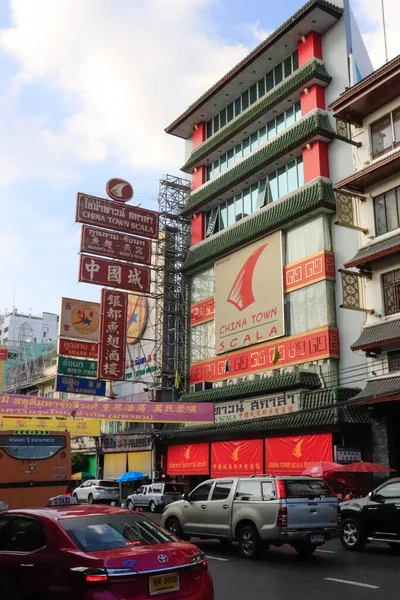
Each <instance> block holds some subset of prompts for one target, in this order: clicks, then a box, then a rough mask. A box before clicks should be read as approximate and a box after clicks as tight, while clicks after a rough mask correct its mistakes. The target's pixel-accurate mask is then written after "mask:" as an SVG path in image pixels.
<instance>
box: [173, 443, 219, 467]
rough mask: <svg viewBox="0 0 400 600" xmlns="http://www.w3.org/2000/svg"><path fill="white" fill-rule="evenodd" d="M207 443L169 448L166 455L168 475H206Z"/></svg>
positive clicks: (208, 452) (208, 449) (208, 450)
mask: <svg viewBox="0 0 400 600" xmlns="http://www.w3.org/2000/svg"><path fill="white" fill-rule="evenodd" d="M209 454H210V448H209V444H208V442H206V443H201V444H182V445H179V446H169V447H168V455H167V473H168V475H208V473H209V467H208V462H209Z"/></svg>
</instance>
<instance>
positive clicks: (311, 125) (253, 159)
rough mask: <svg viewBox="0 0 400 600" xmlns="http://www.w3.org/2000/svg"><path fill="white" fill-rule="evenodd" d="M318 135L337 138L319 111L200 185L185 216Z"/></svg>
mask: <svg viewBox="0 0 400 600" xmlns="http://www.w3.org/2000/svg"><path fill="white" fill-rule="evenodd" d="M317 134H319V135H322V136H323V137H326V138H328V139H332V138H333V137H334V136H335V132H334V131H333V129H332V126H331V123H330V120H329V117H328V115H327V114H326V113H323V112H320V111H316V112H315V113H313V114H312V115H311V116H310V117H307V118H303V119H301V121H299V122H298V123H297V124H296V125H294V126H293V127H292V128H291V129H289V130H287V131H286V132H285V133H282V134H281V135H279V136H278V137H277V138H275V139H274V140H272V141H271V142H269V143H268V144H266V145H265V146H263V147H262V148H261V149H260V150H258V151H256V152H253V153H252V154H250V155H249V156H248V157H247V158H245V159H243V160H242V161H240V162H239V163H238V164H237V165H236V166H235V167H232V168H230V169H229V170H228V171H225V173H223V174H222V175H220V176H219V177H217V178H216V179H214V180H212V181H211V182H210V183H208V184H206V185H203V186H201V187H200V188H199V189H198V191H194V192H192V193H191V194H190V196H189V198H188V201H187V204H186V206H185V208H184V209H183V211H182V214H183V215H189V214H191V213H193V212H194V211H196V210H197V209H199V207H201V206H202V205H203V204H204V203H205V202H209V201H210V200H213V199H214V198H217V197H218V196H219V195H220V194H223V193H224V192H226V191H228V190H229V189H231V187H232V186H234V185H236V184H238V183H240V182H241V181H244V180H245V179H246V178H247V177H249V176H250V175H253V174H255V173H257V171H259V170H260V169H262V168H263V167H265V166H266V165H267V164H268V163H270V162H272V161H274V160H277V159H278V158H280V157H281V156H284V155H285V154H287V153H288V152H290V151H291V150H294V149H295V148H298V147H299V146H301V145H303V144H305V143H306V142H308V141H309V140H310V139H311V138H312V137H313V136H315V135H317Z"/></svg>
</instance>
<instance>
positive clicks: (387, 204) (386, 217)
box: [374, 187, 400, 235]
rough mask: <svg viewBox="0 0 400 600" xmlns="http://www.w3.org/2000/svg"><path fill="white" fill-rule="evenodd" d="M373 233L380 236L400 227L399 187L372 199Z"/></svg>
mask: <svg viewBox="0 0 400 600" xmlns="http://www.w3.org/2000/svg"><path fill="white" fill-rule="evenodd" d="M374 211H375V232H376V235H382V234H383V233H387V232H388V231H393V230H394V229H398V228H399V227H400V218H399V216H400V187H397V188H394V189H392V190H389V191H388V192H385V193H384V194H380V195H379V196H376V198H374Z"/></svg>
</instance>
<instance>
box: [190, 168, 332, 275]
mask: <svg viewBox="0 0 400 600" xmlns="http://www.w3.org/2000/svg"><path fill="white" fill-rule="evenodd" d="M335 208H336V204H335V196H334V193H333V188H332V184H331V183H330V181H329V180H326V179H317V180H316V182H315V183H313V184H310V185H307V187H304V188H302V189H301V190H300V191H298V192H294V193H293V194H291V195H290V196H287V197H286V198H285V199H283V200H278V201H277V202H272V203H271V204H269V205H268V206H266V207H264V208H262V209H261V210H259V211H257V212H256V213H253V214H252V215H249V216H248V217H246V218H245V219H243V220H242V221H239V223H237V224H235V225H233V226H232V227H228V228H227V229H226V230H224V231H221V232H220V233H217V234H215V235H213V236H211V237H210V238H208V239H206V240H204V241H203V242H200V243H199V244H196V245H195V246H192V247H191V248H190V250H189V253H188V256H187V259H186V262H185V264H184V266H183V269H184V271H195V270H198V269H199V268H205V267H206V265H207V264H208V263H210V262H211V261H213V260H215V259H216V258H219V257H220V256H222V255H223V254H226V253H228V252H231V251H232V250H234V249H236V248H238V247H239V246H241V245H243V244H244V243H246V242H250V241H252V240H255V239H257V238H260V237H261V236H263V235H267V234H268V233H269V232H270V231H273V230H274V229H277V228H278V227H282V226H283V225H285V224H290V225H293V224H294V221H295V220H296V219H300V218H302V217H304V216H305V215H309V214H310V213H312V212H315V211H317V210H321V209H322V210H325V211H330V212H334V211H335Z"/></svg>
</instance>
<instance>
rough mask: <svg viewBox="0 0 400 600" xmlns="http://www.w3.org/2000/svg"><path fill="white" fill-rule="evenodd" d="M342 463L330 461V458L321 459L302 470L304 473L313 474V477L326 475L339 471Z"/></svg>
mask: <svg viewBox="0 0 400 600" xmlns="http://www.w3.org/2000/svg"><path fill="white" fill-rule="evenodd" d="M341 466H342V465H339V464H338V463H334V462H329V461H328V460H321V461H319V462H316V463H315V464H314V465H312V466H311V467H307V469H305V470H304V471H303V472H302V475H311V476H312V477H324V476H325V475H326V474H327V473H329V472H331V471H337V470H338V469H339V468H340V467H341Z"/></svg>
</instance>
